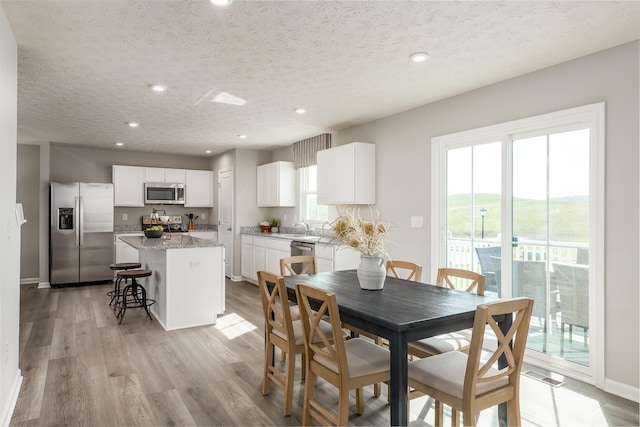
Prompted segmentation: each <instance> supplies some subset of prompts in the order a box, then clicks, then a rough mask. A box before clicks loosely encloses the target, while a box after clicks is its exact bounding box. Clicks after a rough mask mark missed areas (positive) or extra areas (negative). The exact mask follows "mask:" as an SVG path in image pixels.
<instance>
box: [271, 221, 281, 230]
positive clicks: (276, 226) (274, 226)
mask: <svg viewBox="0 0 640 427" xmlns="http://www.w3.org/2000/svg"><path fill="white" fill-rule="evenodd" d="M270 222H271V232H272V233H277V232H278V231H279V230H280V229H279V227H280V220H279V219H278V218H271V220H270Z"/></svg>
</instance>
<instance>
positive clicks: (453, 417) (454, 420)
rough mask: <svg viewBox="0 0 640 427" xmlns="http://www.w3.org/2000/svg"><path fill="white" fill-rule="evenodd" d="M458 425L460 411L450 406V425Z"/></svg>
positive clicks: (455, 426) (454, 426)
mask: <svg viewBox="0 0 640 427" xmlns="http://www.w3.org/2000/svg"><path fill="white" fill-rule="evenodd" d="M459 425H460V411H456V410H455V409H453V408H451V427H458V426H459Z"/></svg>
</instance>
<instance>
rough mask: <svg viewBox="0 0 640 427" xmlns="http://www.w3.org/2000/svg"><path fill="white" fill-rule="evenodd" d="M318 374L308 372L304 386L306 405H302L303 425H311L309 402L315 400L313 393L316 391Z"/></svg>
mask: <svg viewBox="0 0 640 427" xmlns="http://www.w3.org/2000/svg"><path fill="white" fill-rule="evenodd" d="M315 383H316V374H314V373H313V372H307V379H306V381H305V384H304V404H303V405H302V425H303V426H310V425H311V405H310V404H309V402H311V401H312V400H313V392H314V389H315Z"/></svg>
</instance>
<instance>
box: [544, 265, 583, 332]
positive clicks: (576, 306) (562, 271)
mask: <svg viewBox="0 0 640 427" xmlns="http://www.w3.org/2000/svg"><path fill="white" fill-rule="evenodd" d="M551 265H552V267H553V276H552V277H553V278H554V280H555V284H556V286H557V287H558V292H560V313H561V316H562V322H563V323H569V324H572V325H578V326H582V327H589V266H587V265H582V264H564V263H555V262H554V263H552V264H551Z"/></svg>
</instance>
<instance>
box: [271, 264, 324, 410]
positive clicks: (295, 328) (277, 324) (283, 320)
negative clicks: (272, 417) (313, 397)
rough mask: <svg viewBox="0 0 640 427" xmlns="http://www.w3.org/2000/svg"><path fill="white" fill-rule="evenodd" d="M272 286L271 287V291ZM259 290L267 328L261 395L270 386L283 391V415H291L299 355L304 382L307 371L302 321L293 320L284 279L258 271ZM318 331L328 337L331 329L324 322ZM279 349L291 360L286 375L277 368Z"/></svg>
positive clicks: (285, 369) (286, 361) (287, 362)
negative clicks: (277, 351)
mask: <svg viewBox="0 0 640 427" xmlns="http://www.w3.org/2000/svg"><path fill="white" fill-rule="evenodd" d="M269 284H272V286H273V287H272V288H271V290H270V289H269ZM258 287H259V288H260V296H261V300H262V310H263V315H264V324H265V331H264V335H265V346H264V347H265V348H264V375H263V379H262V394H263V395H267V394H269V392H270V391H271V383H274V384H275V385H277V386H278V387H281V388H282V389H283V390H284V400H285V404H284V415H285V416H287V415H290V414H291V408H292V404H293V380H294V374H295V360H296V357H295V356H296V354H300V355H301V360H302V372H301V375H302V378H303V379H304V377H305V373H306V369H305V344H304V333H303V329H302V324H301V322H300V320H299V319H298V320H297V321H294V320H292V319H291V312H290V310H289V301H288V298H287V288H286V285H285V283H284V279H283V278H282V276H278V275H275V274H273V273H269V272H267V271H258ZM318 328H319V330H322V331H325V332H327V333H329V332H330V331H331V325H329V324H328V323H327V322H321V323H320V324H319V325H318ZM275 347H277V348H279V349H280V350H281V351H282V352H283V353H284V354H288V355H289V357H286V358H285V368H284V372H282V371H280V370H279V369H278V367H277V366H275V364H274V358H273V354H274V349H275Z"/></svg>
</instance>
